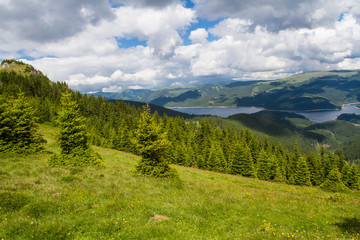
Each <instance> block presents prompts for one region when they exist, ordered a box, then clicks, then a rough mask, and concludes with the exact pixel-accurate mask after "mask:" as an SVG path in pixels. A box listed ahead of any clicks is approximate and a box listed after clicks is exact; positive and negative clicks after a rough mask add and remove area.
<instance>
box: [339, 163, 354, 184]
mask: <svg viewBox="0 0 360 240" xmlns="http://www.w3.org/2000/svg"><path fill="white" fill-rule="evenodd" d="M351 174H352V173H351V166H350V165H349V164H348V163H345V164H344V165H343V167H342V170H341V180H342V181H343V183H344V184H345V186H347V187H348V188H350V186H349V185H350V184H349V183H350V182H349V181H350V179H351Z"/></svg>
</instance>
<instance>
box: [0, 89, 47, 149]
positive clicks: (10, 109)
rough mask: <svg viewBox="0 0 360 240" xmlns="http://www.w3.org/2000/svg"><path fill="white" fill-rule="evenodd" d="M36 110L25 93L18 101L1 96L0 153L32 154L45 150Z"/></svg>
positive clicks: (20, 95) (21, 94)
mask: <svg viewBox="0 0 360 240" xmlns="http://www.w3.org/2000/svg"><path fill="white" fill-rule="evenodd" d="M37 129H38V126H37V125H36V117H35V115H34V110H33V108H32V107H31V106H30V104H29V100H28V99H27V98H25V95H24V94H23V93H20V94H19V95H18V98H17V99H14V98H10V99H9V100H5V98H3V97H2V96H0V151H10V152H18V153H32V152H37V151H40V150H42V149H43V145H44V143H45V140H44V139H43V138H42V137H41V136H40V135H39V134H38V132H37Z"/></svg>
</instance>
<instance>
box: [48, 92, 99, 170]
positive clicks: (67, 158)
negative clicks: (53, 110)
mask: <svg viewBox="0 0 360 240" xmlns="http://www.w3.org/2000/svg"><path fill="white" fill-rule="evenodd" d="M57 122H58V126H59V129H60V131H59V134H58V139H57V142H58V144H59V146H60V149H61V152H60V154H54V155H52V156H51V157H50V159H49V160H48V162H49V164H50V166H102V165H103V163H102V159H101V157H100V155H99V154H97V153H94V152H93V151H92V150H91V148H90V145H89V143H88V140H89V136H88V134H87V132H86V125H85V118H84V117H82V116H81V115H80V112H79V109H78V105H77V103H76V102H75V101H74V100H72V98H71V92H68V91H67V92H66V93H64V94H63V96H62V98H61V110H60V111H59V117H58V120H57Z"/></svg>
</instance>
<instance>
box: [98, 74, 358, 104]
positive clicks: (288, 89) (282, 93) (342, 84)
mask: <svg viewBox="0 0 360 240" xmlns="http://www.w3.org/2000/svg"><path fill="white" fill-rule="evenodd" d="M103 94H106V96H109V97H110V98H113V99H116V98H122V99H129V100H137V101H146V102H151V103H154V104H157V105H161V106H166V107H212V106H227V107H236V106H257V107H264V108H266V109H272V110H275V109H276V110H315V109H338V108H341V106H342V105H343V104H348V103H354V102H359V101H360V73H359V71H356V70H354V71H330V72H309V73H302V74H297V75H294V76H291V77H288V78H284V79H278V80H273V81H247V82H246V81H245V82H239V81H235V82H232V83H228V84H217V85H203V86H184V87H172V88H165V89H159V90H148V91H145V90H141V91H138V90H134V91H133V90H127V91H124V92H122V93H103Z"/></svg>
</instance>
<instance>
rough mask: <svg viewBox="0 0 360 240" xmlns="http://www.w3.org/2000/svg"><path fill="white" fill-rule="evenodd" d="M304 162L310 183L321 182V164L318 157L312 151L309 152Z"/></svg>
mask: <svg viewBox="0 0 360 240" xmlns="http://www.w3.org/2000/svg"><path fill="white" fill-rule="evenodd" d="M306 163H307V166H308V168H309V171H310V180H311V183H312V185H314V186H316V185H320V184H321V165H320V157H319V156H317V155H315V154H314V153H310V154H309V155H308V156H307V158H306Z"/></svg>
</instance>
